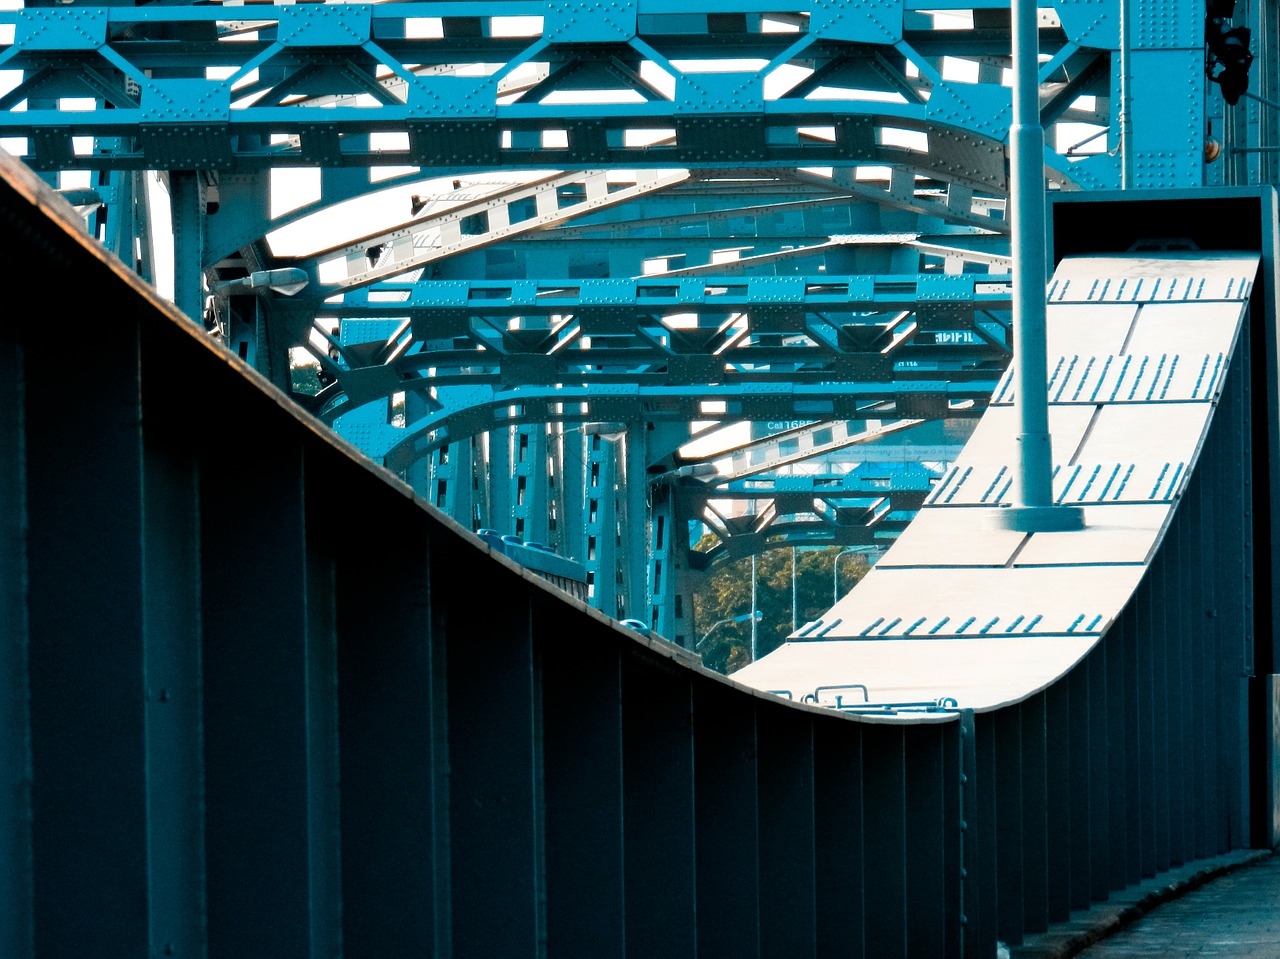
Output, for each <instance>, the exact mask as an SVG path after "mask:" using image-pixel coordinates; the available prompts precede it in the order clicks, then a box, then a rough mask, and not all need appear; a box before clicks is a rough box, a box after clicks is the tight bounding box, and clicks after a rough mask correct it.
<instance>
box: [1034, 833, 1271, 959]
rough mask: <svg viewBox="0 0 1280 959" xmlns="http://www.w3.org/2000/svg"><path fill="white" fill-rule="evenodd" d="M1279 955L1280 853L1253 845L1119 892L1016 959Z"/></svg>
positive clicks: (1257, 958) (1037, 939) (1249, 958)
mask: <svg viewBox="0 0 1280 959" xmlns="http://www.w3.org/2000/svg"><path fill="white" fill-rule="evenodd" d="M1071 956H1079V957H1080V959H1201V957H1229V959H1280V856H1275V855H1272V854H1271V853H1270V852H1269V851H1266V850H1262V851H1259V850H1248V851H1241V852H1234V853H1230V854H1228V855H1226V856H1220V857H1218V858H1217V859H1215V860H1210V861H1207V862H1200V863H1196V864H1194V865H1193V866H1187V867H1182V868H1179V869H1176V870H1172V871H1170V872H1168V873H1164V874H1162V875H1161V876H1160V877H1158V878H1157V879H1154V880H1149V881H1147V882H1145V883H1143V884H1142V885H1141V886H1138V887H1136V888H1134V889H1130V890H1126V891H1125V892H1122V893H1117V894H1116V895H1115V896H1114V897H1113V898H1112V900H1111V901H1109V902H1106V903H1099V904H1097V905H1095V906H1094V907H1093V908H1092V909H1090V910H1088V911H1087V912H1084V913H1077V914H1076V915H1074V916H1073V917H1072V919H1071V922H1069V923H1065V924H1063V925H1061V926H1057V927H1054V929H1053V930H1051V931H1050V932H1049V933H1046V934H1044V935H1038V936H1029V937H1027V941H1026V942H1025V943H1024V944H1023V945H1022V946H1018V947H1016V948H1014V949H1012V950H1011V959H1067V957H1071Z"/></svg>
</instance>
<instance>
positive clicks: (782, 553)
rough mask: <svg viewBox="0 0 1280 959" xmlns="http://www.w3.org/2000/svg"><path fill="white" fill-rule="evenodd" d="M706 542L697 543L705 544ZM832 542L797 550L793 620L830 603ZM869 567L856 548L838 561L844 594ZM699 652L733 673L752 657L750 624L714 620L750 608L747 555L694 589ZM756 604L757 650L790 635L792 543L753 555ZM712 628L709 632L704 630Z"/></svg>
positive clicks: (813, 614) (835, 551)
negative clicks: (757, 612)
mask: <svg viewBox="0 0 1280 959" xmlns="http://www.w3.org/2000/svg"><path fill="white" fill-rule="evenodd" d="M704 545H705V544H699V546H704ZM839 553H840V548H839V547H837V546H831V547H826V548H822V549H797V550H796V554H795V555H796V577H795V586H796V588H795V592H796V625H797V626H803V625H804V624H805V623H807V622H809V621H810V620H814V619H817V618H818V617H820V616H821V615H822V614H823V613H825V612H826V611H827V610H828V609H830V608H831V606H832V585H833V582H832V563H834V562H835V558H836V556H837V555H839ZM867 569H868V566H867V560H866V557H865V556H864V555H862V554H861V553H847V554H845V556H844V557H843V558H842V559H841V560H840V588H839V594H840V595H841V596H843V595H844V594H845V593H847V592H848V591H849V590H850V589H852V588H853V585H854V584H855V583H856V582H857V581H858V580H859V579H861V578H862V577H863V575H864V574H865V573H866V571H867ZM693 606H694V615H695V616H696V617H697V618H696V620H695V622H696V625H697V629H696V634H697V636H698V638H699V640H701V639H702V638H703V637H704V636H705V637H706V640H705V642H701V643H700V645H699V647H698V651H699V652H700V653H702V660H703V662H704V663H706V665H707V666H708V667H710V668H711V669H715V670H719V671H720V672H722V673H732V672H733V671H734V670H736V669H739V668H741V667H743V666H745V665H747V663H749V662H751V623H750V622H749V621H748V622H745V623H724V624H723V625H720V626H716V627H715V628H714V630H712V626H713V625H714V624H715V623H718V622H720V621H721V620H725V619H732V618H733V617H734V616H741V615H743V614H745V613H749V612H750V611H751V560H750V559H749V558H748V559H740V560H736V561H734V562H732V563H730V564H728V565H726V566H724V567H722V568H721V569H719V570H717V571H716V572H715V573H713V574H712V575H711V576H710V577H708V579H707V581H706V582H705V583H704V584H703V586H702V587H701V588H700V589H699V590H697V591H696V592H695V593H694V597H693ZM756 608H757V609H759V610H760V612H761V613H763V616H762V617H761V619H760V622H759V623H758V624H757V625H756V645H757V655H759V656H763V655H765V654H766V653H769V652H771V651H773V650H774V649H777V648H778V647H779V646H780V645H782V643H783V641H784V640H785V639H786V637H787V636H788V635H790V634H791V631H792V627H791V548H790V547H783V548H780V549H774V550H770V551H769V552H767V553H764V554H762V555H760V556H758V557H756ZM709 630H710V631H711V632H710V633H709V634H708V631H709Z"/></svg>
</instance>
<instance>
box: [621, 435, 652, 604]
mask: <svg viewBox="0 0 1280 959" xmlns="http://www.w3.org/2000/svg"><path fill="white" fill-rule="evenodd" d="M648 451H649V443H648V434H647V433H646V432H645V424H644V423H637V424H635V425H634V427H633V428H631V429H628V430H627V438H626V444H625V445H624V447H623V470H624V475H625V478H626V482H625V483H624V484H623V488H622V490H621V491H620V492H619V495H618V505H619V510H618V512H619V516H618V539H619V541H620V542H619V543H618V560H619V562H618V568H619V569H620V570H621V571H622V575H623V579H622V603H621V609H622V611H623V613H624V615H626V616H632V617H635V618H637V619H643V620H645V621H646V622H647V621H648V619H649V616H650V610H648V609H646V606H647V605H648V602H647V599H648V595H647V594H648V582H649V576H648V573H649V556H648V552H649V551H648V542H649V537H648V536H647V535H646V534H647V532H648V529H647V521H648V508H649V475H648V470H647V466H648Z"/></svg>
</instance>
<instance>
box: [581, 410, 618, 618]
mask: <svg viewBox="0 0 1280 959" xmlns="http://www.w3.org/2000/svg"><path fill="white" fill-rule="evenodd" d="M587 443H588V454H587V468H586V471H585V473H584V475H583V481H584V483H585V494H584V497H585V501H586V503H585V508H584V511H583V512H584V518H585V523H584V524H583V528H584V536H585V551H584V554H583V556H582V557H581V561H582V563H583V564H584V565H585V566H586V567H587V582H588V583H589V584H590V587H591V605H592V606H594V607H595V608H596V609H598V610H600V611H601V612H603V613H605V614H607V615H609V616H619V615H620V614H621V609H620V607H619V605H618V567H617V560H618V547H617V536H618V534H617V528H618V510H617V504H618V494H617V492H616V486H617V475H618V454H619V444H618V443H617V442H614V441H611V440H607V439H605V438H604V437H603V436H598V435H597V436H589V437H588V439H587Z"/></svg>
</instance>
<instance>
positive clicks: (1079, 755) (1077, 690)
mask: <svg viewBox="0 0 1280 959" xmlns="http://www.w3.org/2000/svg"><path fill="white" fill-rule="evenodd" d="M1097 656H1098V653H1097V647H1096V646H1095V647H1094V649H1093V651H1091V652H1090V653H1089V655H1088V656H1086V657H1085V659H1084V661H1083V662H1081V663H1079V664H1077V665H1076V667H1075V668H1074V669H1073V670H1071V674H1070V676H1068V678H1067V688H1066V692H1065V698H1066V699H1067V704H1068V705H1067V712H1068V718H1067V729H1066V737H1067V738H1066V742H1067V763H1066V765H1065V768H1059V767H1058V764H1056V763H1055V764H1054V765H1053V767H1052V768H1053V769H1055V770H1056V772H1055V774H1054V775H1055V782H1056V783H1057V786H1058V788H1061V789H1063V790H1064V791H1065V792H1066V793H1067V794H1068V797H1069V798H1068V800H1067V805H1068V806H1069V811H1068V817H1069V818H1068V827H1067V829H1066V833H1067V837H1068V841H1067V849H1066V858H1067V861H1068V863H1069V867H1068V868H1069V869H1070V872H1071V888H1070V891H1069V893H1068V896H1067V908H1068V909H1069V910H1070V909H1087V908H1088V907H1089V903H1090V901H1091V900H1092V898H1093V873H1094V860H1095V849H1096V847H1097V844H1098V837H1097V836H1095V835H1094V834H1093V820H1094V817H1093V810H1094V806H1095V805H1101V804H1102V800H1101V799H1100V796H1102V795H1104V794H1105V790H1106V783H1105V781H1104V782H1101V783H1097V782H1094V781H1093V780H1092V778H1091V777H1092V768H1093V765H1094V757H1093V755H1092V751H1093V743H1092V741H1091V739H1090V736H1089V731H1090V708H1089V706H1090V702H1091V690H1090V686H1089V671H1090V663H1092V662H1093V660H1094V659H1096V658H1097ZM1053 702H1054V699H1053V698H1052V697H1051V698H1050V703H1051V704H1052V703H1053ZM1051 715H1052V713H1051ZM1050 788H1054V787H1053V786H1052V785H1051V786H1050ZM1061 844H1062V843H1061V840H1059V841H1058V843H1057V845H1058V846H1059V847H1061ZM1059 856H1061V852H1060V853H1059ZM1051 868H1052V867H1051ZM1055 921H1056V920H1055Z"/></svg>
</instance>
